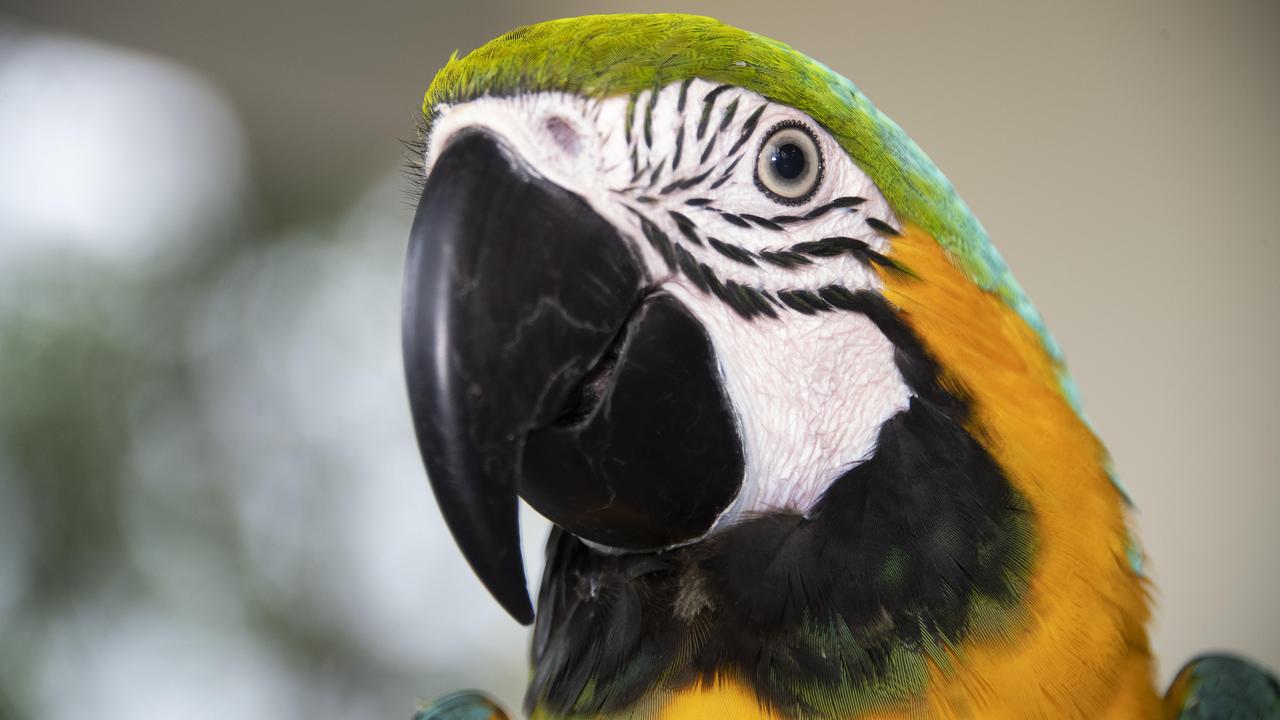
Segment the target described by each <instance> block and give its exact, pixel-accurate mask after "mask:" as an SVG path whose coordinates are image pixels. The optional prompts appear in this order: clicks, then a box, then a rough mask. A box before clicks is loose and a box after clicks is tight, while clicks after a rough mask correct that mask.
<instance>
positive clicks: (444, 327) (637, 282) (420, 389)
mask: <svg viewBox="0 0 1280 720" xmlns="http://www.w3.org/2000/svg"><path fill="white" fill-rule="evenodd" d="M402 329H403V344H404V362H405V376H406V380H407V384H408V389H409V401H410V406H411V410H412V413H413V420H414V426H415V429H416V432H417V437H418V443H419V445H420V447H421V450H422V457H423V461H424V463H425V464H426V467H427V472H428V476H429V478H430V480H431V483H432V487H433V489H434V490H435V494H436V498H437V500H438V502H439V504H440V506H441V510H442V511H443V514H444V517H445V520H446V522H447V523H448V525H449V529H450V531H451V532H452V533H453V535H454V538H455V539H456V540H457V542H458V545H459V546H460V547H461V549H462V552H463V554H464V555H465V556H466V558H467V560H468V562H469V563H470V564H471V566H472V568H473V569H474V570H475V572H476V574H477V575H478V576H479V577H480V579H481V580H482V581H483V582H484V583H485V585H486V586H487V587H488V588H489V591H490V592H491V593H492V594H493V595H494V597H495V598H497V600H498V601H499V602H500V603H501V604H502V606H503V607H504V608H506V610H507V611H508V612H509V613H510V614H511V615H512V616H513V617H514V618H516V620H518V621H520V622H522V623H525V624H528V623H530V622H532V620H533V609H532V607H531V605H530V602H529V596H528V592H527V589H526V582H525V575H524V567H523V563H522V558H521V555H520V543H519V533H518V530H519V528H518V524H517V517H516V510H517V501H516V497H517V493H519V494H520V495H522V496H523V497H524V498H525V499H526V500H528V501H529V502H530V503H531V504H532V505H533V506H534V507H535V508H537V509H538V510H539V511H540V512H542V514H544V515H546V516H547V517H548V518H550V519H551V520H553V521H554V522H556V523H557V524H558V525H560V526H562V527H564V528H566V529H567V530H569V531H571V532H573V533H575V534H577V535H579V536H581V537H584V538H587V539H590V540H595V541H597V542H600V543H602V544H606V545H611V546H614V547H619V548H633V549H641V548H656V547H663V546H669V545H672V544H675V543H677V542H681V541H686V540H688V539H692V538H695V537H698V536H699V535H700V534H702V533H704V532H705V531H706V530H707V529H708V528H709V527H710V526H711V524H712V523H713V522H714V520H715V518H716V517H717V516H718V514H719V513H720V511H721V510H723V509H724V508H725V507H726V506H727V505H728V503H729V502H730V501H731V500H732V499H733V497H734V496H735V495H736V493H737V489H738V487H739V485H740V479H741V472H742V450H741V444H740V442H739V440H738V438H737V434H736V425H735V423H734V419H733V417H732V416H731V415H730V413H729V409H728V408H729V406H728V401H727V399H726V398H725V396H724V393H723V390H722V387H721V386H722V383H721V382H720V380H719V376H718V366H717V363H716V361H715V357H714V353H713V352H712V349H711V344H710V341H709V339H708V338H707V335H706V333H705V331H704V330H703V328H702V326H701V325H700V324H699V323H698V322H697V321H696V320H695V319H694V318H693V317H692V316H691V315H690V314H689V313H688V312H687V311H686V310H685V309H684V308H683V306H682V305H681V304H680V303H679V302H678V301H676V300H675V299H674V298H672V297H671V296H670V295H667V294H666V293H664V292H660V291H659V292H654V291H653V290H652V289H651V288H650V287H649V280H648V278H647V277H646V273H645V271H644V266H643V265H642V263H641V261H640V259H639V258H638V257H636V255H635V253H634V252H633V249H632V245H631V244H630V243H629V242H628V241H627V239H626V238H625V237H624V236H622V235H621V234H620V233H619V231H618V229H617V228H616V227H614V225H613V224H611V223H610V222H608V221H607V220H605V219H604V218H602V217H601V216H600V215H599V214H597V213H596V212H595V211H594V210H593V209H592V208H591V206H590V205H589V204H588V203H587V202H586V201H585V200H584V199H583V198H581V197H579V196H578V195H575V194H573V193H571V192H569V191H568V190H565V189H564V188H561V187H559V186H557V185H555V184H553V183H551V182H549V181H547V180H545V179H543V178H540V177H538V176H537V175H536V174H534V173H533V172H532V171H531V170H530V169H528V168H526V167H525V166H524V165H523V164H522V161H521V160H520V158H518V157H516V156H515V155H514V153H512V152H511V151H510V150H509V149H508V148H507V147H506V146H505V145H504V144H503V143H502V141H501V140H499V139H498V138H496V137H494V136H493V135H492V134H489V133H488V132H484V131H479V130H464V131H462V132H461V133H460V134H458V135H455V136H454V137H453V138H452V139H451V140H450V141H449V142H448V144H447V146H446V147H445V148H444V150H443V151H442V152H441V153H440V155H439V156H438V158H437V159H436V161H435V163H434V165H433V167H432V169H431V173H430V175H429V177H428V178H427V181H426V185H425V188H424V191H423V194H422V199H421V201H420V203H419V205H418V211H417V215H416V216H415V218H414V223H413V230H412V235H411V238H410V241H409V251H408V257H407V267H406V271H405V287H404V315H403V328H402Z"/></svg>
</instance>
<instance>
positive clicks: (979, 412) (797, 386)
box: [403, 15, 1280, 720]
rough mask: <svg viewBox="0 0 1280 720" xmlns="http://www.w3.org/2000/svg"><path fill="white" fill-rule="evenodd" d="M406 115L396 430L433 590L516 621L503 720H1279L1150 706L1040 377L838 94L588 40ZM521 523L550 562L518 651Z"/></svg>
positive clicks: (537, 33) (686, 44)
mask: <svg viewBox="0 0 1280 720" xmlns="http://www.w3.org/2000/svg"><path fill="white" fill-rule="evenodd" d="M422 113H423V124H422V129H421V133H420V146H419V147H418V153H419V154H418V155H417V159H418V160H419V161H420V166H419V167H418V168H417V170H416V171H415V176H416V177H417V179H418V180H419V182H420V191H421V195H420V201H419V202H418V205H417V212H416V216H415V218H414V221H413V228H412V231H411V239H410V242H409V248H408V253H407V261H406V265H407V267H406V274H405V287H404V304H403V310H404V315H403V351H404V362H405V372H406V379H407V386H408V391H409V397H410V406H411V410H412V416H413V421H414V425H415V428H416V433H417V439H418V442H419V445H420V448H421V451H422V457H423V460H424V463H425V466H426V469H427V474H428V477H429V479H430V482H431V484H432V487H433V489H434V491H435V494H436V497H437V501H438V503H439V505H440V508H441V510H442V512H443V514H444V517H445V519H446V521H447V524H448V526H449V528H450V530H451V532H452V534H453V536H454V538H455V540H456V541H457V544H458V546H459V547H460V549H461V551H462V553H463V554H464V556H465V557H466V559H467V561H468V562H469V563H470V565H471V567H472V568H473V570H474V571H475V573H476V575H477V576H478V577H479V579H480V580H481V581H482V582H483V583H484V584H485V586H486V587H487V588H488V589H489V591H490V592H491V593H492V595H493V596H494V598H495V599H496V600H497V601H498V602H499V603H501V605H502V606H503V607H504V608H505V609H506V610H507V611H508V612H509V613H510V614H511V615H512V617H514V618H515V619H516V620H517V621H519V622H521V623H524V624H529V623H531V622H535V619H536V623H535V626H534V631H533V638H532V674H531V678H530V683H529V689H528V693H527V696H526V700H525V707H524V711H525V712H526V713H527V714H529V715H530V716H532V717H534V718H547V719H558V718H663V719H671V720H675V719H679V718H778V719H781V718H801V717H805V718H808V717H814V718H891V717H986V718H1014V717H1055V718H1057V717H1079V718H1155V717H1184V718H1193V717H1196V718H1198V717H1209V716H1213V717H1220V716H1222V715H1219V714H1215V713H1212V712H1210V713H1209V714H1208V715H1205V714H1203V713H1202V714H1197V712H1198V710H1197V708H1199V709H1200V710H1204V708H1206V707H1209V706H1210V705H1212V704H1213V703H1217V705H1216V707H1217V708H1219V709H1220V710H1221V709H1223V708H1226V709H1229V710H1232V711H1235V712H1239V713H1244V715H1241V716H1242V717H1243V716H1248V717H1264V716H1265V717H1276V716H1277V715H1278V714H1280V700H1278V699H1277V698H1280V694H1278V693H1277V692H1276V685H1275V681H1274V679H1273V678H1271V677H1270V676H1268V675H1266V674H1265V673H1264V672H1262V671H1261V670H1258V669H1256V668H1254V667H1252V666H1250V665H1248V664H1247V663H1243V662H1241V661H1236V660H1233V659H1231V658H1227V657H1212V658H1207V659H1205V660H1202V661H1200V662H1199V663H1197V664H1195V665H1192V666H1191V667H1189V668H1188V670H1187V671H1185V672H1184V673H1183V676H1184V677H1180V678H1179V681H1178V682H1177V683H1175V687H1174V690H1175V692H1174V693H1173V694H1171V695H1170V698H1168V699H1162V697H1161V696H1160V695H1158V694H1157V692H1156V690H1155V688H1154V686H1153V677H1152V675H1153V668H1152V662H1153V661H1152V656H1151V650H1150V646H1149V644H1148V639H1147V632H1146V629H1145V626H1146V623H1147V620H1148V617H1149V612H1150V611H1149V599H1148V594H1147V587H1146V584H1145V581H1144V579H1143V575H1142V572H1141V567H1140V562H1141V557H1142V555H1141V550H1140V549H1139V548H1138V546H1137V544H1136V542H1135V540H1134V538H1133V536H1132V533H1131V532H1130V528H1129V524H1128V520H1127V512H1128V500H1127V498H1126V495H1125V492H1124V491H1123V489H1122V488H1121V487H1120V486H1119V485H1118V484H1117V482H1116V481H1115V480H1114V478H1113V477H1112V473H1111V468H1110V464H1109V461H1108V456H1107V453H1106V450H1105V449H1104V447H1103V445H1102V444H1101V443H1100V441H1099V440H1098V438H1097V437H1096V436H1095V434H1094V432H1093V430H1092V429H1091V427H1090V425H1089V423H1088V421H1087V420H1086V419H1085V416H1084V415H1083V414H1082V412H1081V410H1080V406H1079V403H1078V401H1077V399H1076V392H1075V389H1074V386H1073V385H1072V382H1071V379H1070V377H1069V376H1068V374H1067V371H1066V369H1065V367H1064V364H1063V359H1062V355H1061V353H1060V351H1059V349H1058V346H1057V345H1056V344H1055V343H1054V341H1053V339H1052V337H1051V336H1050V335H1049V333H1048V331H1047V330H1046V329H1045V326H1044V323H1043V322H1042V320H1041V317H1040V315H1039V314H1037V312H1036V310H1035V308H1034V307H1033V305H1032V304H1031V302H1030V301H1029V300H1028V299H1027V297H1026V295H1025V293H1024V292H1023V290H1022V288H1021V287H1020V286H1019V285H1018V283H1017V281H1016V280H1014V277H1013V275H1012V274H1011V273H1010V271H1009V268H1008V267H1007V266H1006V265H1005V263H1004V261H1003V260H1002V259H1001V257H1000V255H999V254H998V253H997V252H996V250H995V248H994V247H993V246H992V244H991V242H990V241H989V240H988V237H987V233H986V232H985V231H984V229H983V227H982V225H981V224H979V222H978V221H977V219H976V218H975V217H974V216H973V214H972V213H971V212H970V210H969V208H968V207H967V206H966V205H965V203H964V202H963V201H962V200H961V199H960V197H959V196H958V195H957V194H956V192H955V190H954V189H953V188H952V186H951V184H950V183H949V182H948V181H947V180H946V178H944V177H943V175H942V174H941V173H940V172H939V171H938V170H937V168H935V167H934V165H933V163H932V162H931V161H930V160H929V158H928V157H927V156H926V155H925V154H924V153H923V152H922V151H921V150H920V148H918V147H917V146H916V145H915V143H913V142H912V141H911V140H910V139H909V138H908V137H907V136H906V134H904V132H903V131H902V130H901V129H900V128H899V127H898V126H897V125H895V124H894V123H893V122H892V121H891V120H889V119H888V118H887V117H885V116H884V115H882V114H881V113H880V112H879V111H877V110H876V108H875V107H874V106H873V105H872V104H871V103H870V101H868V99H867V98H866V97H865V96H864V95H863V94H862V93H861V92H860V91H859V90H858V89H857V88H856V87H855V86H854V85H853V84H852V83H851V82H849V81H848V80H846V79H845V78H843V77H841V76H840V75H838V74H836V73H835V72H833V71H832V70H830V69H829V68H827V67H826V66H824V65H822V64H820V63H818V62H816V61H814V60H811V59H809V58H807V57H805V56H804V55H802V54H800V53H799V52H796V51H795V50H793V49H792V48H790V47H789V46H787V45H784V44H782V43H780V42H776V41H773V40H770V39H768V38H764V37H761V36H759V35H755V34H752V33H749V32H745V31H742V30H739V29H736V28H733V27H730V26H727V25H724V24H721V23H719V22H717V21H715V20H712V19H709V18H704V17H693V16H686V15H611V16H592V17H582V18H574V19H566V20H558V21H553V22H546V23H542V24H538V25H532V26H528V27H523V28H519V29H517V30H514V31H512V32H510V33H508V34H506V35H504V36H502V37H500V38H497V39H496V40H493V41H491V42H489V43H487V44H485V45H484V46H482V47H480V48H479V49H477V50H475V51H473V52H471V53H470V54H468V55H466V56H465V57H458V56H457V54H456V53H455V54H454V56H453V57H451V58H450V60H449V62H448V64H447V65H446V66H445V67H444V68H443V69H442V70H441V71H440V72H439V74H438V75H437V76H436V77H435V80H434V81H433V82H432V83H431V85H430V88H429V89H428V90H427V92H426V96H425V98H424V100H423V104H422ZM517 498H523V499H524V501H525V502H527V503H528V504H529V505H531V506H532V507H533V508H534V509H536V510H537V511H538V512H540V513H541V514H542V515H544V516H546V517H547V518H549V519H550V520H551V521H552V523H553V524H554V528H553V530H552V532H551V536H550V538H549V540H548V543H547V557H546V566H545V571H544V574H543V577H542V583H541V588H540V590H539V592H538V609H537V614H536V616H535V613H534V609H533V606H532V604H531V602H530V598H529V594H528V591H527V589H526V580H525V574H524V566H523V560H522V557H521V554H520V547H519V543H518V535H517V533H518V525H517V514H516V511H517V503H518V499H517ZM1243 686H1248V687H1249V688H1251V692H1239V693H1237V692H1235V691H1234V690H1232V691H1226V692H1224V691H1223V688H1239V687H1243ZM1175 695H1176V697H1175ZM1206 702H1208V704H1206ZM1250 703H1252V704H1250ZM1249 713H1254V714H1249ZM420 717H422V718H498V717H504V715H503V714H502V711H501V710H500V709H499V708H498V706H497V705H494V704H492V703H491V702H490V701H488V700H486V699H484V698H483V697H482V696H479V695H465V694H464V695H460V696H453V697H451V698H448V699H446V700H445V701H443V702H442V703H441V704H440V705H437V706H435V707H433V708H429V709H426V710H424V711H423V712H422V713H421V714H420Z"/></svg>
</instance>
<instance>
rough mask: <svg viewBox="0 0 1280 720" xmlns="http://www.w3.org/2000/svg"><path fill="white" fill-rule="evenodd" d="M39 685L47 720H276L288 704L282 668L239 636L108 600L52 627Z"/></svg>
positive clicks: (240, 631)
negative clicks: (90, 719) (88, 718)
mask: <svg viewBox="0 0 1280 720" xmlns="http://www.w3.org/2000/svg"><path fill="white" fill-rule="evenodd" d="M38 678H39V681H38V687H37V688H36V691H35V692H36V695H37V697H38V698H39V708H40V715H39V716H40V717H42V718H46V719H47V720H80V718H83V717H85V715H86V714H89V715H93V716H97V717H109V718H119V719H120V720H170V719H171V718H182V719H183V720H206V719H207V720H226V718H236V719H237V720H259V719H261V720H279V719H280V718H287V717H292V716H293V713H292V708H293V705H294V700H295V699H294V698H293V697H292V695H291V692H292V691H291V688H292V687H293V682H292V679H291V678H290V677H288V672H287V670H286V669H285V667H284V666H283V665H282V664H281V663H280V662H279V661H278V660H277V659H276V658H274V657H272V656H271V655H270V654H268V653H267V652H266V651H265V650H264V649H263V648H262V646H261V645H260V644H258V643H256V642H254V641H253V640H252V639H251V637H250V636H249V635H248V634H247V632H246V629H245V628H243V627H239V626H217V625H213V624H208V623H204V622H200V621H199V620H198V619H196V618H191V617H183V616H181V615H178V614H174V613H171V612H170V611H168V609H167V608H165V607H163V606H158V605H146V604H143V605H130V604H128V603H125V602H113V601H109V600H104V601H99V602H96V603H94V604H92V605H87V606H85V607H82V608H81V609H79V610H78V611H77V612H75V613H74V614H73V615H71V616H69V617H68V618H67V619H66V620H65V621H64V622H62V623H60V624H59V625H58V626H56V627H55V629H54V631H53V633H52V635H51V637H50V639H49V641H48V644H47V645H46V647H45V651H44V653H43V657H42V664H41V668H40V672H39V675H38Z"/></svg>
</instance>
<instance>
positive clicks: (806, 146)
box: [755, 120, 824, 206]
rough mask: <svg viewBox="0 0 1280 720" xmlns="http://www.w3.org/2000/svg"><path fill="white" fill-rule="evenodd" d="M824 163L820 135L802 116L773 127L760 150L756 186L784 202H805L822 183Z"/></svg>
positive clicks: (766, 134) (757, 158)
mask: <svg viewBox="0 0 1280 720" xmlns="http://www.w3.org/2000/svg"><path fill="white" fill-rule="evenodd" d="M823 170H824V163H823V158H822V148H821V146H820V145H819V144H818V136H817V134H816V133H814V131H813V130H812V129H811V128H810V127H809V126H808V125H806V124H805V123H803V122H800V121H799V120H783V121H782V122H780V123H778V124H776V125H774V126H773V127H771V128H769V132H767V133H765V136H764V140H762V141H761V142H760V148H759V150H758V151H757V152H756V167H755V181H756V187H757V188H759V189H760V192H762V193H764V194H765V195H766V196H767V197H768V198H769V199H770V200H773V201H774V202H776V203H779V204H781V205H790V206H795V205H803V204H804V203H806V202H808V201H809V199H810V198H812V197H813V195H814V193H816V192H817V191H818V188H819V187H820V186H821V185H822V175H823Z"/></svg>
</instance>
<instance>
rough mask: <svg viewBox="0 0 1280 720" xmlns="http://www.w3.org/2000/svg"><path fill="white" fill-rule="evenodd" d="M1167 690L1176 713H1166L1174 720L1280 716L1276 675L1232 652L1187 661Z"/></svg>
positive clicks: (1269, 719)
mask: <svg viewBox="0 0 1280 720" xmlns="http://www.w3.org/2000/svg"><path fill="white" fill-rule="evenodd" d="M1169 694H1170V695H1171V696H1172V697H1171V698H1170V700H1171V701H1173V702H1176V703H1178V705H1177V706H1175V707H1174V708H1171V709H1173V710H1174V711H1176V713H1177V714H1175V715H1170V717H1174V718H1176V719H1177V720H1219V719H1220V718H1239V719H1240V720H1280V684H1278V683H1277V682H1276V678H1275V677H1273V676H1272V675H1271V674H1270V673H1268V672H1267V671H1266V670H1263V669H1262V668H1260V667H1258V666H1257V665H1254V664H1253V663H1251V662H1249V661H1248V660H1245V659H1243V658H1239V657H1235V656H1232V655H1205V656H1202V657H1199V658H1196V659H1194V660H1192V661H1191V662H1189V663H1187V664H1186V666H1185V667H1183V668H1182V671H1181V672H1179V673H1178V677H1177V678H1175V679H1174V681H1173V687H1172V688H1171V689H1170V691H1169ZM1177 694H1181V695H1182V697H1181V698H1179V697H1177V696H1176V695H1177ZM1166 702H1169V701H1168V700H1167V701H1166Z"/></svg>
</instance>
